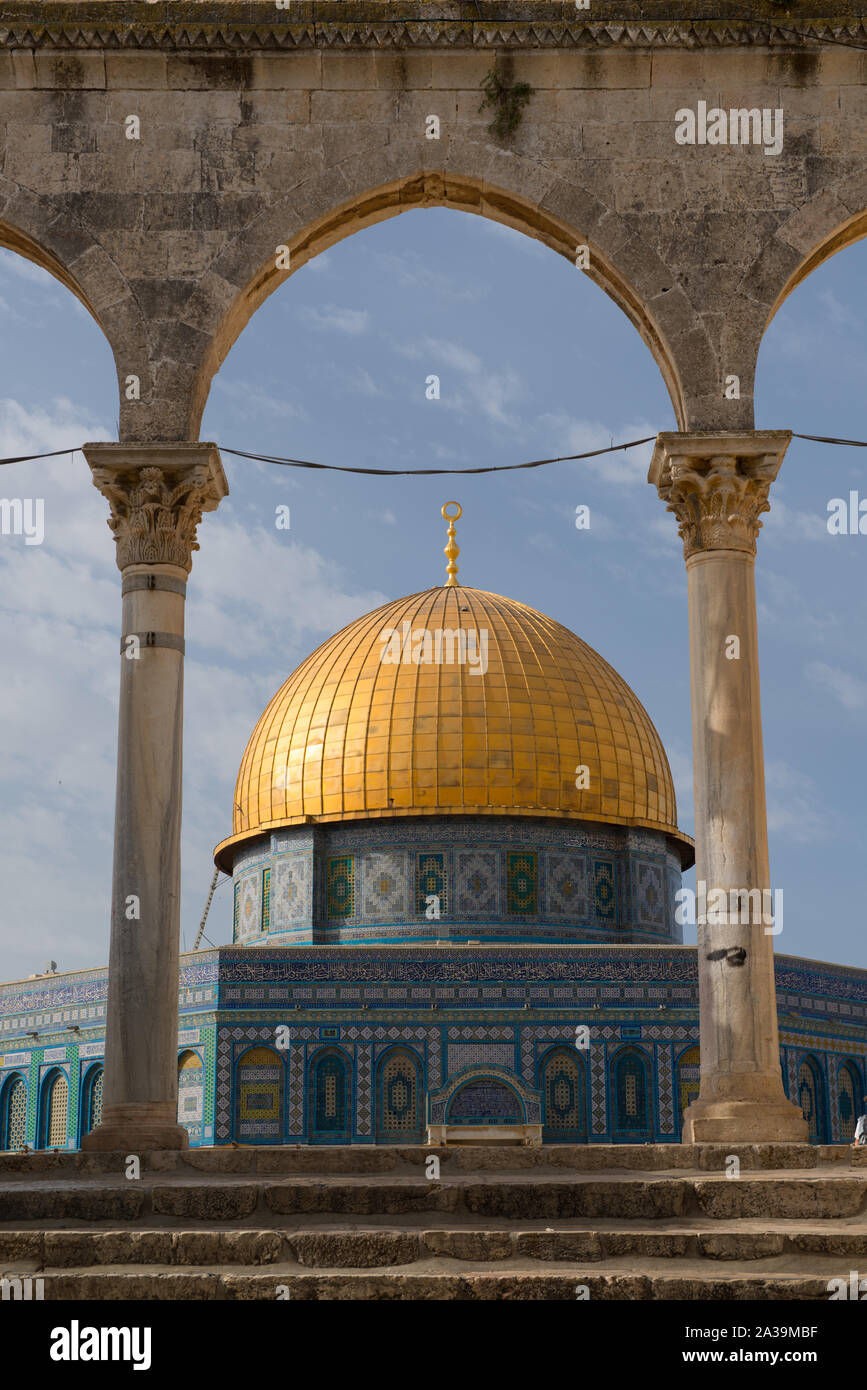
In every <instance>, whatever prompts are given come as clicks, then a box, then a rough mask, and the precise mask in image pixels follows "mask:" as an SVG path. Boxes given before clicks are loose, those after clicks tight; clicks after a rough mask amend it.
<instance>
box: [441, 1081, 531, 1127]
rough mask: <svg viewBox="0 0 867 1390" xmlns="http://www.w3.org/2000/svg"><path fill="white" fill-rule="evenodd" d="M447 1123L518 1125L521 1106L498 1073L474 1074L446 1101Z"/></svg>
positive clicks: (521, 1113) (522, 1112)
mask: <svg viewBox="0 0 867 1390" xmlns="http://www.w3.org/2000/svg"><path fill="white" fill-rule="evenodd" d="M447 1120H448V1123H449V1124H450V1125H520V1124H523V1123H524V1107H523V1104H522V1103H521V1101H520V1099H519V1097H518V1096H517V1095H516V1094H515V1092H514V1091H513V1090H512V1088H511V1086H508V1085H507V1084H506V1082H505V1081H501V1080H500V1078H499V1077H498V1076H474V1077H472V1079H471V1080H469V1081H467V1084H466V1085H465V1086H461V1088H460V1090H458V1091H455V1093H454V1095H453V1096H452V1098H451V1100H450V1101H449V1109H448V1116H447Z"/></svg>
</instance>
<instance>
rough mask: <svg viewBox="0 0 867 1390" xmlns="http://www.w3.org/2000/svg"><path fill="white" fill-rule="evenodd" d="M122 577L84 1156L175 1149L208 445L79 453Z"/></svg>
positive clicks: (214, 477)
mask: <svg viewBox="0 0 867 1390" xmlns="http://www.w3.org/2000/svg"><path fill="white" fill-rule="evenodd" d="M84 455H85V457H86V459H87V461H88V463H89V464H90V467H91V469H92V471H93V482H94V485H95V486H96V487H97V488H98V489H99V491H100V492H101V493H102V494H103V496H104V497H106V498H107V499H108V502H109V504H110V507H111V518H110V520H109V522H108V525H109V527H110V528H111V530H112V532H113V533H114V538H115V542H116V544H117V564H118V568H119V569H120V571H121V574H122V576H123V619H122V636H121V643H120V652H121V656H120V712H119V720H118V748H117V800H116V805H115V827H114V874H113V881H112V902H111V947H110V953H109V966H108V1017H107V1022H106V1036H105V1078H104V1082H103V1103H102V1123H101V1124H100V1125H98V1126H97V1128H96V1129H95V1130H93V1131H92V1133H90V1134H89V1135H87V1136H86V1137H85V1138H84V1139H83V1141H82V1147H84V1148H87V1149H122V1150H124V1151H125V1152H127V1153H141V1152H142V1151H143V1150H147V1149H179V1148H185V1147H186V1144H187V1132H186V1130H185V1129H184V1128H183V1127H182V1126H181V1125H179V1124H178V1119H177V1104H178V1082H177V1055H178V1048H177V1043H178V954H179V936H180V892H181V744H182V736H183V680H184V601H185V595H186V587H187V575H188V574H189V572H190V568H191V565H192V552H193V551H194V550H198V544H197V542H196V528H197V527H198V524H199V522H200V521H201V519H202V513H203V512H205V511H213V510H214V508H215V507H216V506H217V505H218V503H219V501H220V499H221V498H222V497H225V495H226V493H227V492H228V486H227V484H226V477H225V474H224V473H223V468H222V464H221V462H220V455H219V453H218V451H217V448H216V446H215V445H213V444H184V443H181V444H86V445H85V446H84Z"/></svg>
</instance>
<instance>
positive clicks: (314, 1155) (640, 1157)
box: [0, 1144, 867, 1181]
mask: <svg viewBox="0 0 867 1390" xmlns="http://www.w3.org/2000/svg"><path fill="white" fill-rule="evenodd" d="M431 1154H435V1155H436V1156H437V1157H438V1158H439V1160H440V1165H441V1168H444V1169H445V1168H447V1169H448V1171H449V1172H453V1173H454V1172H461V1173H463V1172H483V1171H499V1172H519V1171H523V1170H527V1169H534V1170H538V1169H546V1168H551V1169H562V1168H568V1169H571V1170H574V1171H576V1172H583V1173H603V1172H614V1171H617V1170H624V1169H625V1170H629V1171H632V1172H672V1173H674V1172H677V1171H684V1170H686V1171H689V1172H717V1173H723V1172H725V1171H726V1166H727V1164H728V1163H729V1160H730V1159H731V1158H732V1157H736V1158H737V1159H738V1161H739V1163H740V1165H741V1168H742V1169H744V1170H746V1171H755V1172H759V1171H764V1170H773V1171H777V1170H793V1171H797V1170H802V1169H809V1168H826V1167H829V1166H834V1167H840V1166H842V1167H844V1168H850V1169H857V1168H862V1167H867V1147H864V1148H857V1149H856V1148H854V1147H853V1146H852V1145H849V1144H726V1145H723V1144H544V1145H542V1146H541V1147H538V1148H521V1147H514V1146H510V1145H496V1144H480V1145H472V1146H468V1147H466V1148H428V1147H426V1146H423V1145H418V1144H416V1145H394V1146H391V1145H369V1146H364V1145H358V1144H355V1145H334V1146H333V1147H332V1146H328V1147H325V1146H323V1147H314V1146H310V1145H295V1146H294V1147H293V1146H291V1145H285V1146H281V1147H279V1148H268V1147H265V1146H263V1145H247V1146H244V1145H236V1144H232V1145H228V1146H226V1147H220V1148H202V1149H183V1150H178V1151H168V1150H160V1151H158V1152H155V1153H144V1154H142V1155H141V1159H142V1167H143V1168H144V1169H146V1170H148V1171H152V1172H164V1173H168V1172H184V1171H186V1170H189V1169H192V1170H194V1171H197V1172H200V1173H259V1174H263V1175H264V1174H273V1173H287V1174H291V1173H297V1174H311V1175H313V1174H320V1175H322V1176H327V1175H328V1174H332V1173H355V1174H357V1175H359V1176H362V1175H364V1174H374V1173H391V1172H398V1171H400V1170H401V1169H406V1170H408V1171H413V1170H415V1171H418V1169H420V1168H422V1169H423V1168H424V1166H425V1164H426V1162H427V1159H428V1157H429V1156H430V1155H431ZM127 1162H128V1155H127V1154H126V1152H117V1153H111V1152H110V1153H90V1152H84V1153H82V1152H78V1151H75V1152H72V1151H70V1152H66V1151H60V1150H50V1151H41V1150H40V1151H37V1152H35V1153H0V1181H2V1180H3V1179H4V1178H7V1177H10V1178H11V1177H15V1176H16V1175H18V1174H27V1175H29V1176H36V1175H38V1174H48V1173H56V1174H64V1175H69V1176H72V1175H75V1174H82V1175H83V1174H98V1173H122V1172H124V1170H125V1168H126V1166H127Z"/></svg>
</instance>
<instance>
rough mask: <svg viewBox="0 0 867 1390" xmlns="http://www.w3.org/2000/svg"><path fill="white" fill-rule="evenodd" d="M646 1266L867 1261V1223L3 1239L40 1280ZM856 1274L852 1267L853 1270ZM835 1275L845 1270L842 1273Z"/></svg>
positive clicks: (9, 1268) (3, 1253) (11, 1269)
mask: <svg viewBox="0 0 867 1390" xmlns="http://www.w3.org/2000/svg"><path fill="white" fill-rule="evenodd" d="M632 1256H634V1257H636V1258H638V1259H642V1260H648V1259H649V1260H684V1259H688V1260H692V1261H702V1260H712V1261H732V1260H735V1261H740V1262H742V1261H756V1260H768V1259H777V1258H778V1257H786V1258H789V1257H793V1256H794V1257H808V1256H818V1257H821V1258H822V1259H832V1258H833V1259H836V1260H838V1261H839V1260H841V1259H842V1260H845V1261H852V1260H862V1261H863V1260H864V1259H865V1258H867V1225H865V1226H864V1227H862V1228H861V1229H857V1230H841V1229H839V1228H835V1227H834V1226H833V1225H831V1226H828V1227H827V1228H825V1229H823V1230H813V1231H803V1230H800V1229H798V1228H797V1227H789V1228H780V1227H776V1228H775V1227H772V1226H766V1227H765V1228H763V1229H749V1230H748V1229H743V1228H739V1227H737V1226H734V1227H728V1228H725V1229H723V1230H708V1229H703V1230H702V1229H697V1228H694V1227H693V1228H689V1227H679V1228H666V1229H662V1230H658V1231H649V1230H634V1229H628V1228H626V1227H619V1228H617V1229H614V1230H600V1229H586V1230H576V1229H570V1228H569V1227H568V1226H566V1225H564V1224H561V1225H560V1226H559V1227H558V1228H557V1229H554V1228H548V1229H536V1230H524V1229H520V1228H517V1229H513V1228H507V1227H500V1228H494V1229H491V1228H484V1229H478V1228H477V1229H474V1228H473V1227H472V1226H471V1225H466V1226H456V1225H454V1224H451V1225H448V1226H444V1227H439V1228H437V1229H434V1230H431V1229H421V1228H420V1229H414V1230H408V1229H407V1228H406V1227H403V1228H390V1229H389V1228H369V1229H363V1230H358V1229H351V1230H347V1229H345V1228H340V1227H338V1228H334V1227H323V1226H318V1227H313V1228H308V1229H299V1230H292V1231H275V1230H261V1229H249V1230H232V1231H226V1230H217V1231H214V1230H197V1231H191V1230H187V1231H184V1230H180V1231H178V1230H166V1229H150V1230H108V1231H92V1230H54V1231H51V1230H50V1231H44V1232H42V1231H0V1273H2V1272H4V1271H5V1272H6V1273H22V1272H24V1273H30V1274H32V1273H34V1272H36V1271H40V1270H42V1269H44V1268H46V1267H49V1268H52V1269H66V1268H71V1267H76V1268H79V1269H82V1268H86V1267H89V1266H93V1265H99V1266H110V1265H133V1266H141V1265H148V1266H150V1265H162V1266H179V1265H182V1266H185V1267H195V1266H197V1265H211V1266H223V1265H246V1266H261V1265H277V1264H283V1263H286V1262H290V1263H295V1264H297V1265H300V1266H303V1267H305V1268H318V1269H357V1270H362V1269H375V1268H381V1267H384V1266H405V1265H412V1264H415V1263H417V1262H419V1261H424V1260H430V1259H435V1258H446V1259H449V1260H458V1261H472V1262H475V1263H480V1262H486V1261H502V1260H513V1259H518V1260H523V1261H533V1262H536V1261H545V1262H548V1263H558V1262H562V1261H570V1262H573V1263H574V1262H589V1261H592V1262H594V1263H595V1262H605V1261H608V1260H619V1259H624V1258H627V1257H632ZM847 1269H848V1265H847ZM836 1272H839V1270H838V1271H836Z"/></svg>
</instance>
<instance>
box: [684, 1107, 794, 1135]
mask: <svg viewBox="0 0 867 1390" xmlns="http://www.w3.org/2000/svg"><path fill="white" fill-rule="evenodd" d="M809 1133H810V1131H809V1127H808V1125H807V1121H806V1120H805V1119H804V1116H803V1114H802V1112H801V1111H800V1110H799V1109H798V1107H797V1106H796V1105H793V1104H792V1102H791V1101H789V1100H782V1101H762V1100H711V1101H702V1100H694V1101H693V1102H692V1104H691V1105H688V1106H687V1108H686V1110H685V1111H684V1115H683V1133H682V1135H681V1142H682V1143H684V1144H767V1143H773V1142H774V1141H777V1142H780V1143H786V1144H806V1143H808V1142H809Z"/></svg>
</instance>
